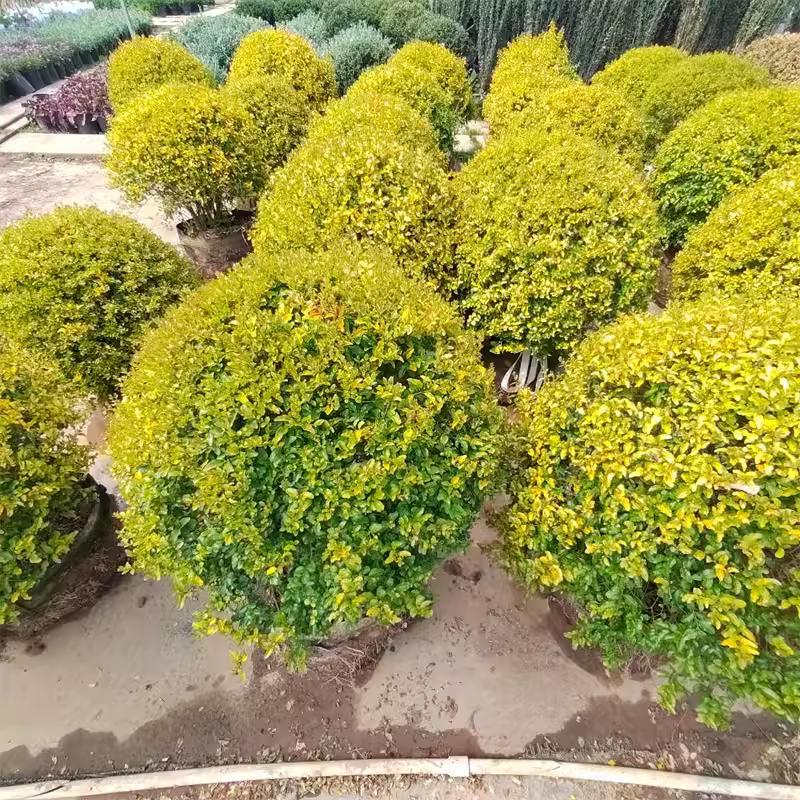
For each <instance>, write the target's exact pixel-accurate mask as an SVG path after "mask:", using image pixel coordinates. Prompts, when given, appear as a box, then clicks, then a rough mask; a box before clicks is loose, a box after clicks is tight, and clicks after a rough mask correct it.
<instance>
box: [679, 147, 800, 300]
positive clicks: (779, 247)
mask: <svg viewBox="0 0 800 800" xmlns="http://www.w3.org/2000/svg"><path fill="white" fill-rule="evenodd" d="M672 288H673V291H674V293H675V295H676V296H677V297H680V298H694V297H696V296H697V295H699V294H701V293H702V292H705V291H710V292H713V293H714V295H715V296H716V295H719V294H726V295H730V296H732V297H735V296H737V295H739V294H742V293H743V292H745V291H748V290H753V291H757V292H759V293H761V294H766V295H775V296H777V297H783V296H785V295H788V294H791V293H795V294H797V292H798V290H800V158H792V159H790V160H789V161H787V162H786V163H785V164H784V165H783V166H781V167H778V168H777V169H774V170H771V171H769V172H767V173H765V174H764V175H763V176H762V177H761V178H760V179H759V180H758V181H756V182H755V183H754V184H753V185H752V186H750V187H749V188H746V189H741V190H740V191H738V192H734V193H733V194H731V195H730V197H728V198H727V200H725V201H723V203H722V204H721V205H720V206H719V208H717V209H715V210H714V211H713V212H712V213H711V215H710V216H709V218H708V219H707V220H706V222H705V223H703V225H700V226H699V227H698V228H695V230H694V231H693V232H692V234H691V235H690V236H689V238H688V240H687V242H686V247H685V248H684V249H683V250H682V251H681V252H680V253H679V254H678V256H677V258H676V259H675V261H674V262H673V264H672Z"/></svg>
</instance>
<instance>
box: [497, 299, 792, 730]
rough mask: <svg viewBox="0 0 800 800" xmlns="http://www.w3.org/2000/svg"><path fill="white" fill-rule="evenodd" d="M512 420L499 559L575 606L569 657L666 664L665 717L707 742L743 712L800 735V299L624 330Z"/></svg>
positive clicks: (715, 306)
mask: <svg viewBox="0 0 800 800" xmlns="http://www.w3.org/2000/svg"><path fill="white" fill-rule="evenodd" d="M518 408H519V411H520V419H521V424H522V428H521V435H520V447H521V448H522V450H521V457H522V459H523V460H522V465H523V467H524V469H523V470H522V471H521V472H519V473H518V475H517V477H516V478H515V480H514V485H513V488H512V497H513V501H512V504H511V507H510V510H509V513H508V515H507V517H506V519H505V523H504V525H503V539H504V544H505V553H506V559H507V561H508V563H509V564H510V566H511V567H512V569H513V571H514V572H515V573H516V574H517V575H518V576H519V577H520V578H521V579H522V580H523V582H524V583H525V584H527V585H529V586H531V587H540V588H543V589H545V590H551V591H552V590H555V591H558V592H562V593H563V594H565V595H566V596H567V597H568V598H570V599H571V600H572V601H573V602H574V603H575V605H576V606H577V607H578V609H579V612H580V621H579V622H578V625H577V627H576V629H575V631H574V632H573V633H572V634H571V638H572V641H573V643H574V644H578V645H584V646H596V647H599V648H600V649H601V650H602V652H603V654H604V657H605V660H606V664H607V666H609V667H610V668H612V669H618V668H620V667H621V666H624V665H625V664H626V662H628V661H629V660H630V659H632V658H633V657H635V656H637V655H639V654H642V653H644V654H646V655H648V656H651V657H653V658H655V659H656V660H657V661H659V662H663V663H664V667H663V675H664V677H665V678H666V682H665V684H664V685H663V686H662V687H661V691H660V699H661V702H662V703H663V704H664V705H665V706H666V707H667V708H668V709H669V710H670V711H674V710H675V708H676V705H677V703H678V702H679V701H680V700H681V699H682V698H684V697H685V696H688V695H694V694H697V695H699V696H700V698H701V702H700V705H699V716H700V719H701V721H703V722H704V723H705V724H708V725H711V726H713V727H717V726H720V725H724V724H725V722H726V720H727V717H728V714H729V712H730V707H731V704H732V702H733V701H734V700H736V699H743V700H747V701H749V702H753V703H755V704H757V705H758V706H760V707H762V708H765V709H768V710H770V711H772V712H773V713H775V714H778V715H780V716H785V717H788V718H790V719H797V717H798V716H799V712H800V699H799V698H800V672H798V659H797V657H796V655H795V653H796V650H795V648H797V646H798V641H799V637H800V619H798V614H797V612H796V609H797V608H798V607H800V573H798V570H797V569H796V566H795V564H794V554H795V542H796V540H797V529H798V523H800V517H799V516H798V508H800V502H799V501H800V485H799V484H798V481H797V475H798V469H799V468H800V457H799V456H798V453H800V441H798V431H800V418H799V416H798V415H799V414H800V411H799V410H800V311H799V310H798V306H797V302H796V300H773V301H769V302H766V303H764V302H762V301H761V300H759V301H755V302H754V301H753V300H752V299H751V298H747V297H745V298H741V299H739V300H730V301H721V300H720V299H719V298H708V299H706V300H703V301H700V302H697V303H695V304H686V305H681V304H678V305H676V306H674V307H671V308H670V309H668V310H667V311H666V312H665V313H664V314H662V315H660V316H653V315H650V314H642V315H639V316H630V317H625V318H623V319H621V320H619V321H618V322H616V323H615V324H613V325H612V326H609V327H607V328H604V329H601V330H599V331H597V332H596V333H594V334H592V336H590V337H589V338H588V339H587V340H586V342H584V343H583V345H581V346H580V347H579V348H578V350H577V351H576V353H575V355H574V356H573V358H572V359H571V360H570V361H569V362H568V363H567V366H566V371H565V373H564V375H563V376H560V377H559V378H557V379H555V380H553V381H552V382H551V383H549V384H547V385H545V387H544V388H543V389H542V390H541V391H540V392H539V393H538V394H537V395H536V396H535V397H534V396H531V395H529V394H526V396H524V397H522V398H520V401H519V403H518Z"/></svg>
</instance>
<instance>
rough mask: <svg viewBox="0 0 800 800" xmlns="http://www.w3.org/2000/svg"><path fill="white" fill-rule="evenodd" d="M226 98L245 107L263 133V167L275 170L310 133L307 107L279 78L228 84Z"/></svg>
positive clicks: (298, 95)
mask: <svg viewBox="0 0 800 800" xmlns="http://www.w3.org/2000/svg"><path fill="white" fill-rule="evenodd" d="M223 94H225V95H227V96H228V97H230V98H232V99H233V100H234V101H235V102H237V103H239V104H240V105H241V106H243V107H244V108H245V109H246V110H247V113H248V114H249V115H250V117H251V119H252V120H253V122H254V123H255V124H256V127H257V128H258V130H259V131H260V133H261V136H260V137H259V144H260V147H261V151H262V153H263V159H264V163H265V164H266V166H267V167H268V168H269V169H271V170H272V169H275V168H276V167H279V166H280V165H281V164H283V162H284V161H286V158H287V157H288V155H289V153H290V152H291V151H292V150H293V149H294V148H295V147H296V146H297V145H298V144H299V143H300V142H301V141H302V140H303V137H304V136H305V135H306V131H307V130H308V123H309V119H308V105H307V103H306V102H305V99H304V98H303V96H302V95H301V94H300V92H298V91H295V90H294V89H292V87H291V86H290V85H289V83H288V81H287V80H286V79H285V78H282V77H280V76H279V75H254V76H253V77H252V78H242V80H240V81H236V82H235V83H231V84H228V85H226V86H225V87H224V89H223Z"/></svg>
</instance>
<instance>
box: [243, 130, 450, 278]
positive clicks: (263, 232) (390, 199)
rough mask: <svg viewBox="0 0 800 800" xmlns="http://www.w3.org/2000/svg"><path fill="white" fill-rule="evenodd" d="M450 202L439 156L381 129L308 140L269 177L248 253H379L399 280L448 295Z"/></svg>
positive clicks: (448, 188) (445, 174)
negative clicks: (344, 244)
mask: <svg viewBox="0 0 800 800" xmlns="http://www.w3.org/2000/svg"><path fill="white" fill-rule="evenodd" d="M453 205H454V204H453V197H452V194H451V188H450V183H449V181H448V177H447V173H446V172H445V169H444V165H443V161H442V159H441V156H440V155H438V154H434V153H432V152H431V151H430V150H428V149H425V148H422V147H415V146H412V145H410V144H406V143H405V142H404V141H400V140H398V139H394V138H393V137H392V136H391V135H390V134H388V133H387V132H386V131H385V130H383V129H382V128H380V127H378V126H375V127H359V128H357V129H354V130H353V131H352V132H351V133H349V134H345V135H340V136H330V137H322V136H318V135H315V136H312V137H311V138H310V139H309V140H308V141H307V142H306V144H305V145H303V146H302V147H301V148H300V149H298V150H296V151H295V152H294V153H293V154H292V155H291V157H290V158H289V161H288V162H287V163H286V165H285V166H284V167H283V168H281V169H280V170H278V172H276V173H275V176H274V179H273V181H272V183H271V185H270V188H269V191H268V192H267V193H266V194H265V195H264V197H263V198H262V199H261V201H260V203H259V206H258V215H257V217H256V222H255V225H254V226H253V229H252V231H251V238H252V240H253V246H254V247H255V249H256V252H272V253H274V252H280V251H282V250H288V249H294V248H308V249H311V250H316V249H321V248H325V247H328V246H330V245H331V244H332V243H333V242H336V241H337V240H339V239H341V238H342V237H346V238H348V239H351V240H353V241H359V240H367V241H372V242H375V243H377V244H381V245H385V246H386V247H388V248H389V249H390V250H391V251H392V253H393V254H394V255H395V257H396V258H397V260H398V262H399V263H400V265H401V266H402V267H403V268H404V269H406V271H407V272H409V273H411V274H415V275H422V276H424V277H426V278H429V279H431V280H432V281H434V282H436V283H437V285H439V286H440V287H442V288H443V290H445V291H446V290H447V289H449V288H452V284H451V282H452V271H453V265H452V246H451V230H452V227H453V220H454V208H453Z"/></svg>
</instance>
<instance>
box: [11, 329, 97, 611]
mask: <svg viewBox="0 0 800 800" xmlns="http://www.w3.org/2000/svg"><path fill="white" fill-rule="evenodd" d="M76 408H77V397H76V395H75V393H74V391H73V390H72V389H71V387H70V386H69V385H68V384H66V383H65V382H64V379H63V377H62V376H61V373H60V372H59V370H58V368H57V367H56V365H55V364H53V363H52V362H51V361H49V360H47V359H46V358H44V357H43V356H41V355H39V354H37V353H33V352H28V351H26V350H23V349H22V348H20V347H19V346H17V345H15V344H13V343H11V342H10V341H9V340H8V339H6V338H5V337H0V508H2V510H3V513H2V516H0V625H5V624H6V623H9V622H13V621H14V620H15V619H16V618H17V616H18V614H19V608H18V606H17V604H18V603H19V601H20V600H26V599H30V597H31V592H32V591H33V590H34V589H35V588H36V585H37V584H38V583H39V581H40V580H41V579H42V578H43V577H44V574H45V572H47V570H48V569H49V568H50V567H51V566H53V564H55V563H57V562H58V561H59V560H60V559H61V557H62V556H64V555H65V554H66V553H67V551H68V550H69V548H70V545H71V544H72V541H73V540H74V538H75V536H76V535H77V534H78V533H79V532H80V530H81V527H82V526H83V524H84V523H85V521H86V517H85V515H86V512H87V511H88V508H89V505H88V504H89V501H90V498H91V494H90V492H89V490H88V489H87V488H85V487H84V486H83V485H82V481H83V479H84V478H85V477H86V474H87V473H88V470H89V459H88V454H87V452H86V449H85V448H83V447H80V446H79V445H78V444H77V441H76V440H77V435H78V434H77V432H78V427H79V424H80V414H79V412H78V411H77V410H76Z"/></svg>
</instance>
